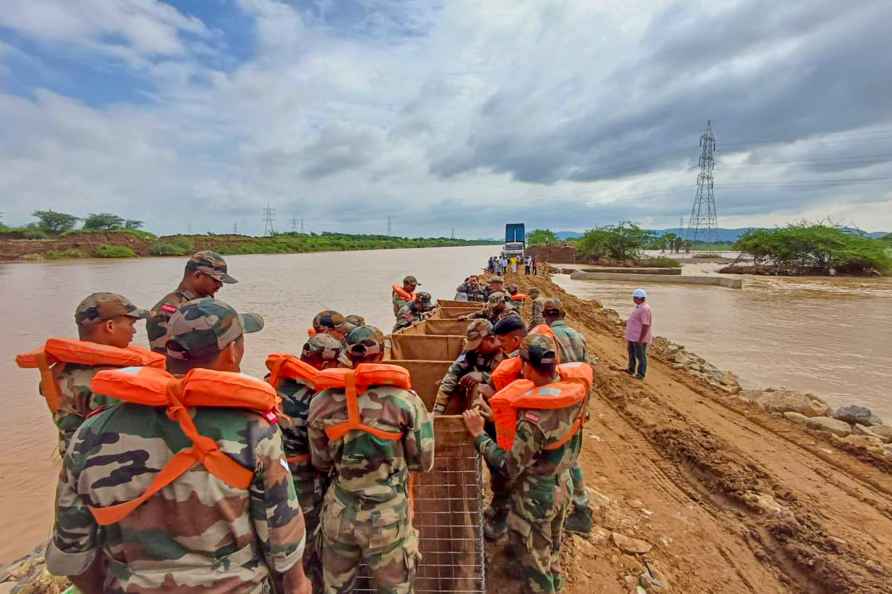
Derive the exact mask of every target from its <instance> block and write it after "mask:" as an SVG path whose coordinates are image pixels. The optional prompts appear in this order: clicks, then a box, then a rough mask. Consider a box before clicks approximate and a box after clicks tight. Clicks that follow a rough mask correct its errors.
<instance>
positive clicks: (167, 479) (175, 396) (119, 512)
mask: <svg viewBox="0 0 892 594" xmlns="http://www.w3.org/2000/svg"><path fill="white" fill-rule="evenodd" d="M182 396H183V386H182V383H181V382H171V383H170V384H169V385H168V388H167V399H168V406H167V416H168V418H170V419H171V420H174V421H177V422H178V423H179V425H180V429H181V430H182V431H183V433H184V434H185V435H186V437H188V438H189V439H190V440H191V441H192V447H190V448H185V449H183V450H180V451H179V452H177V454H176V455H175V456H174V457H173V458H171V460H170V461H169V462H168V463H167V464H166V465H165V466H164V468H162V469H161V471H160V472H158V474H157V475H155V480H153V481H152V484H151V485H149V488H148V489H147V490H146V492H145V493H143V494H142V495H140V496H139V497H137V498H136V499H131V500H130V501H126V502H124V503H119V504H117V505H110V506H106V507H92V506H91V507H90V512H91V513H92V514H93V517H94V518H96V522H97V523H98V524H99V525H100V526H108V525H110V524H116V523H118V522H120V521H121V520H123V519H124V518H126V517H127V516H128V515H130V513H131V512H133V511H134V510H135V509H136V508H138V507H139V506H140V505H142V504H143V503H145V502H146V501H148V500H149V499H150V498H151V497H153V496H154V495H155V494H157V493H158V492H159V491H161V489H163V488H164V487H166V486H168V485H170V484H171V483H173V482H174V481H175V480H177V479H178V478H180V477H181V476H183V474H185V473H186V472H187V471H188V470H190V469H191V468H192V467H193V466H195V465H196V464H201V465H203V466H204V467H205V468H206V469H207V471H208V472H209V473H210V474H212V475H214V476H215V477H217V478H218V479H220V480H221V481H223V482H224V483H226V484H228V485H230V486H232V487H235V488H238V489H247V488H248V487H249V486H251V481H252V480H253V479H254V472H253V470H250V469H248V468H245V467H244V466H242V465H241V464H239V463H238V462H236V461H235V460H233V459H232V458H230V457H229V456H227V455H226V454H224V453H223V452H221V451H220V446H219V444H218V443H217V442H216V441H215V440H213V439H211V438H209V437H206V436H204V435H201V434H200V433H199V432H198V429H197V428H196V427H195V422H194V421H193V420H192V417H191V415H189V410H188V409H187V408H186V407H185V406H183V404H182V401H181V399H182Z"/></svg>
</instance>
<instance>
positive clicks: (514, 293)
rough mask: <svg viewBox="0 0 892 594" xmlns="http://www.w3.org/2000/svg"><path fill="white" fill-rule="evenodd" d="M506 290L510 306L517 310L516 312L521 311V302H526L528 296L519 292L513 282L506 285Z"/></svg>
mask: <svg viewBox="0 0 892 594" xmlns="http://www.w3.org/2000/svg"><path fill="white" fill-rule="evenodd" d="M507 291H508V296H509V299H510V300H511V301H510V305H511V307H513V308H514V310H515V311H517V313H521V312H522V311H523V304H524V303H526V301H527V300H528V299H529V296H527V295H525V294H523V293H521V292H520V291H519V289H518V288H517V285H515V284H513V283H512V284H510V285H508V287H507Z"/></svg>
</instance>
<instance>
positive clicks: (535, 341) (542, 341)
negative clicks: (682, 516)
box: [474, 335, 582, 593]
mask: <svg viewBox="0 0 892 594" xmlns="http://www.w3.org/2000/svg"><path fill="white" fill-rule="evenodd" d="M554 350H555V346H554V343H553V341H552V340H551V339H550V338H548V337H546V336H541V335H537V336H533V335H531V336H528V337H527V338H526V339H525V340H524V346H522V347H521V356H522V357H524V358H528V359H531V360H532V361H533V362H534V363H535V361H536V360H540V361H541V360H542V359H544V358H545V357H547V356H549V354H550V353H553V352H554ZM549 351H550V353H549ZM551 356H553V355H551ZM579 412H580V411H579V406H576V407H572V408H566V409H556V410H535V411H519V412H518V421H517V434H516V436H515V438H514V445H513V447H512V449H511V451H505V450H503V449H501V448H500V447H499V446H498V445H497V444H496V442H495V441H493V439H492V438H491V437H490V436H489V435H487V434H486V433H483V434H481V435H480V436H479V437H477V438H476V439H475V440H474V444H475V446H476V447H477V449H478V450H479V451H480V453H481V454H482V455H483V457H484V458H485V459H486V461H487V463H488V464H489V465H490V466H491V467H494V468H497V469H499V470H500V471H501V472H502V473H504V475H505V476H506V477H508V478H509V479H510V480H512V481H513V483H512V492H511V510H510V513H509V515H508V534H509V537H510V540H511V544H512V547H513V549H514V551H515V554H517V555H518V561H519V562H520V570H522V572H523V576H524V578H525V581H526V584H525V590H526V591H527V592H545V593H549V592H558V591H560V589H561V585H562V578H561V567H560V546H561V537H562V533H563V523H564V518H565V517H566V515H567V508H568V504H569V499H570V476H569V472H568V471H569V469H570V468H571V467H572V466H573V464H575V462H576V459H577V457H578V456H579V452H580V450H581V448H582V436H581V433H577V434H576V435H574V436H573V437H572V438H571V439H570V440H569V441H568V442H567V443H566V444H564V445H563V446H561V447H559V448H557V449H554V450H549V449H545V447H546V446H547V445H548V444H552V443H555V442H557V441H558V440H559V439H560V438H561V437H563V436H564V435H565V434H566V433H567V431H569V430H570V428H571V426H572V425H573V423H574V422H575V420H576V418H577V416H578V415H579Z"/></svg>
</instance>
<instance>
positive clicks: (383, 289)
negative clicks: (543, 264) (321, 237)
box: [0, 246, 498, 564]
mask: <svg viewBox="0 0 892 594" xmlns="http://www.w3.org/2000/svg"><path fill="white" fill-rule="evenodd" d="M497 252H498V247H497V246H481V247H463V248H430V249H414V250H379V251H364V252H339V253H321V254H290V255H257V256H231V257H227V258H226V260H227V262H228V264H229V270H230V272H231V273H232V275H233V276H235V277H236V278H237V279H239V281H240V282H239V283H238V284H237V285H231V286H230V285H227V286H225V287H223V290H222V291H221V292H220V293H219V294H218V297H219V298H220V299H222V300H223V301H226V302H228V303H229V304H231V305H232V306H234V307H235V308H236V309H238V310H241V311H253V312H258V313H260V314H262V315H263V316H264V318H265V319H266V327H265V328H264V330H263V331H262V332H260V333H257V334H251V335H249V336H248V338H247V342H246V350H247V352H246V356H245V362H244V365H243V370H244V371H246V372H248V373H251V374H254V375H261V374H262V373H263V371H264V370H265V368H264V365H263V361H264V359H265V358H266V355H268V354H269V353H272V352H277V351H291V352H299V351H300V347H301V346H302V345H303V343H304V341H305V340H306V337H307V332H306V329H307V328H308V327H309V326H310V323H311V321H312V319H313V316H314V315H315V314H316V313H317V312H319V310H321V309H325V308H331V309H336V310H338V311H341V312H343V313H344V314H350V313H356V314H360V315H364V316H365V317H366V319H367V320H368V322H369V323H371V324H375V325H378V326H380V328H381V329H382V330H383V331H384V332H385V333H387V332H390V330H391V328H392V326H393V312H392V306H391V303H390V285H391V284H392V283H395V282H398V281H400V280H401V279H402V278H403V276H405V275H406V274H414V275H415V276H417V277H418V280H419V281H420V282H421V283H422V285H423V286H422V289H423V290H426V291H429V292H430V293H431V294H432V295H434V297H437V296H446V297H448V298H452V297H453V296H454V294H455V287H456V286H457V285H458V284H459V283H460V282H461V280H462V279H463V278H464V277H465V276H467V275H468V274H469V273H470V272H472V271H473V270H474V269H475V268H478V269H479V266H481V265H482V264H483V263H485V262H486V260H487V258H488V257H489V256H491V255H493V254H495V253H497ZM183 264H184V259H183V258H152V259H142V260H124V261H115V262H108V261H72V262H56V263H40V264H25V263H14V264H2V263H0V306H2V307H0V308H2V311H3V312H4V318H5V326H4V327H5V329H6V330H5V335H4V337H3V340H2V341H0V373H2V377H3V380H4V381H3V413H2V417H0V480H2V483H0V485H2V486H0V526H2V527H3V534H4V537H3V538H2V539H0V564H2V563H4V562H8V561H11V560H12V559H14V558H16V557H17V556H19V555H21V554H24V553H26V552H27V551H29V550H31V548H33V547H34V546H36V545H37V544H38V542H40V541H41V540H42V539H45V538H46V537H47V536H48V535H49V530H50V527H51V523H52V502H53V493H54V489H55V483H56V476H57V475H58V472H59V468H60V460H59V459H58V456H57V455H56V454H55V453H54V451H53V450H54V448H55V447H56V433H55V430H54V427H53V424H52V422H51V420H50V416H49V412H48V411H47V408H46V405H45V403H44V401H43V399H42V398H41V397H40V396H38V394H37V374H36V372H35V371H34V370H21V369H18V368H17V367H16V366H15V362H14V360H13V359H14V357H15V355H16V354H17V353H20V352H23V351H27V350H31V349H34V348H36V347H37V346H39V345H40V344H41V343H42V342H43V341H44V340H45V339H46V338H47V337H49V336H69V337H74V336H76V334H75V328H74V321H73V320H74V308H75V307H76V306H77V304H78V302H79V301H80V300H81V299H82V298H83V297H85V296H86V295H88V294H89V293H91V292H94V291H113V292H118V293H122V294H124V295H126V296H127V297H129V298H130V299H131V300H132V301H133V302H134V303H136V304H139V305H140V306H143V307H147V308H148V307H151V306H152V305H154V304H155V303H156V302H157V301H158V300H159V299H160V298H161V297H162V296H164V294H166V293H168V292H170V291H172V290H173V289H174V288H176V285H177V283H178V282H179V279H180V277H181V276H182V273H183ZM137 327H138V328H139V333H138V334H137V336H136V342H137V343H138V344H143V345H144V344H146V335H145V324H142V323H140V324H138V325H137Z"/></svg>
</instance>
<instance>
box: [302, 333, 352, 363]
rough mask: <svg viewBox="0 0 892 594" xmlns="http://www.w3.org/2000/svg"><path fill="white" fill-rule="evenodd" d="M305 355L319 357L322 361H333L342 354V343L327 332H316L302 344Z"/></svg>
mask: <svg viewBox="0 0 892 594" xmlns="http://www.w3.org/2000/svg"><path fill="white" fill-rule="evenodd" d="M303 354H304V355H305V356H314V357H319V358H320V359H322V360H323V361H335V360H338V359H340V358H341V356H342V355H343V354H344V343H342V342H341V341H340V340H338V339H337V338H335V337H334V336H330V335H328V334H317V335H316V336H314V337H312V338H311V339H310V340H308V341H307V342H306V343H305V344H304V348H303Z"/></svg>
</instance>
